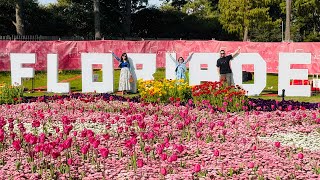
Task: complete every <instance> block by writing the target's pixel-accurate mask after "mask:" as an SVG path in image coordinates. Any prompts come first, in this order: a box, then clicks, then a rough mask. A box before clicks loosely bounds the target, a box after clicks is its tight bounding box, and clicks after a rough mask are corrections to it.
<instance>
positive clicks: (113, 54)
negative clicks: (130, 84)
mask: <svg viewBox="0 0 320 180" xmlns="http://www.w3.org/2000/svg"><path fill="white" fill-rule="evenodd" d="M109 52H111V54H112V56H113V57H114V58H116V60H117V61H119V62H121V59H120V58H119V57H118V56H117V55H116V54H115V53H114V52H113V51H111V50H109Z"/></svg>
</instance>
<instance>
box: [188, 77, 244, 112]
mask: <svg viewBox="0 0 320 180" xmlns="http://www.w3.org/2000/svg"><path fill="white" fill-rule="evenodd" d="M192 96H193V100H194V103H195V104H196V105H205V106H212V107H213V108H215V109H218V110H221V111H230V112H235V111H241V110H242V108H243V106H245V105H246V104H247V102H248V100H247V99H248V98H247V97H246V96H245V91H244V90H243V89H241V88H240V87H239V86H226V85H225V84H223V83H220V82H205V83H203V84H201V85H196V86H193V87H192Z"/></svg>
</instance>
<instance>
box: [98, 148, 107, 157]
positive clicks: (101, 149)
mask: <svg viewBox="0 0 320 180" xmlns="http://www.w3.org/2000/svg"><path fill="white" fill-rule="evenodd" d="M99 152H100V155H101V156H102V157H103V158H106V157H108V155H109V150H108V149H107V148H100V149H99Z"/></svg>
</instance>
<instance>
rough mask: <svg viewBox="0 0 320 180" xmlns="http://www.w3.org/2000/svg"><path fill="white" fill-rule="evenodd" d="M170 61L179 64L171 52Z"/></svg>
mask: <svg viewBox="0 0 320 180" xmlns="http://www.w3.org/2000/svg"><path fill="white" fill-rule="evenodd" d="M169 56H170V59H171V60H172V61H173V62H174V63H177V60H176V59H175V58H174V57H173V56H172V55H171V52H170V53H169Z"/></svg>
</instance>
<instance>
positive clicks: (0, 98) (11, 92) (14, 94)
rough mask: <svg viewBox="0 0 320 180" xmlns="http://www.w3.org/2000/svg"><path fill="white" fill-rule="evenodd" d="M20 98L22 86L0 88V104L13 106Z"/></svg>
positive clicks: (2, 86)
mask: <svg viewBox="0 0 320 180" xmlns="http://www.w3.org/2000/svg"><path fill="white" fill-rule="evenodd" d="M22 97H23V87H22V86H11V85H8V84H3V85H1V86H0V104H4V103H5V104H14V103H17V102H20V101H21V98H22Z"/></svg>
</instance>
